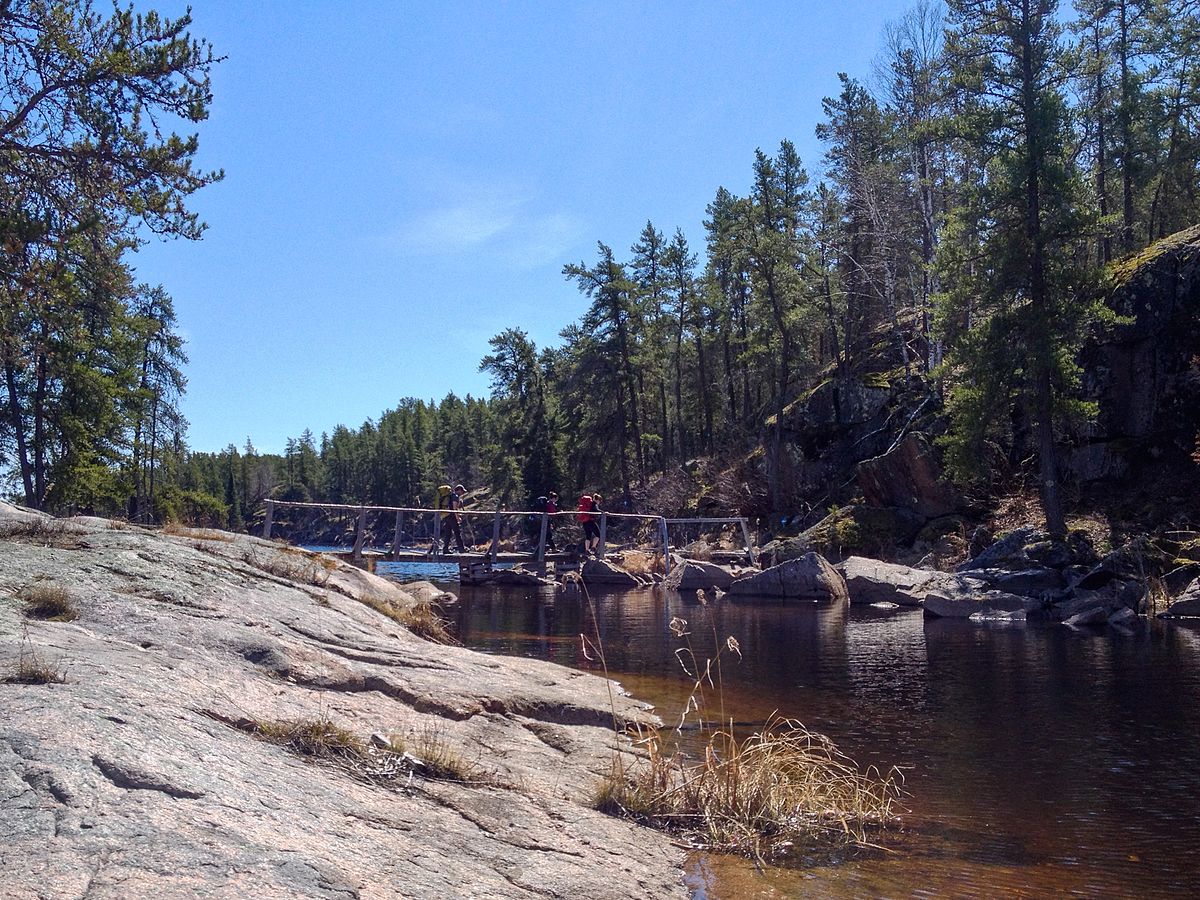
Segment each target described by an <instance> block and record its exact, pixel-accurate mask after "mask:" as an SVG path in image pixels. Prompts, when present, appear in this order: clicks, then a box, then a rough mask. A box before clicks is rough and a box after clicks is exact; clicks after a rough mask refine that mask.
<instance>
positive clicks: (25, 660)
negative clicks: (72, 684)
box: [0, 646, 67, 684]
mask: <svg viewBox="0 0 1200 900" xmlns="http://www.w3.org/2000/svg"><path fill="white" fill-rule="evenodd" d="M66 683H67V670H66V668H65V667H64V666H61V665H59V664H57V663H51V662H47V661H46V660H43V659H42V658H41V657H39V656H38V655H37V653H35V652H34V650H33V648H32V647H26V646H22V647H21V655H20V657H19V658H18V659H17V664H16V666H15V667H13V669H12V670H11V671H9V672H5V673H3V674H0V684H66Z"/></svg>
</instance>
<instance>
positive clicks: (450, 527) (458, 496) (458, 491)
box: [442, 484, 467, 553]
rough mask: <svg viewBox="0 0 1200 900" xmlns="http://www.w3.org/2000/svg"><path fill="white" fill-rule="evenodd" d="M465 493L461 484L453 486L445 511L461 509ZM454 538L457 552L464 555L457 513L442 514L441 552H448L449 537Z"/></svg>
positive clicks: (460, 525) (460, 526)
mask: <svg viewBox="0 0 1200 900" xmlns="http://www.w3.org/2000/svg"><path fill="white" fill-rule="evenodd" d="M466 493H467V489H466V488H465V487H463V486H462V485H461V484H456V485H455V486H454V491H453V492H452V493H451V494H450V496H449V497H448V498H447V507H446V508H447V509H450V510H455V509H462V508H463V500H462V498H463V495H464V494H466ZM451 535H453V536H454V540H455V541H456V542H457V544H458V552H459V553H466V552H467V548H466V545H465V544H463V537H462V523H461V522H459V520H458V513H456V512H448V513H445V514H444V519H443V521H442V541H443V543H442V552H443V553H449V552H450V536H451Z"/></svg>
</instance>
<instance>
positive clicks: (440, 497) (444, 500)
mask: <svg viewBox="0 0 1200 900" xmlns="http://www.w3.org/2000/svg"><path fill="white" fill-rule="evenodd" d="M433 506H434V508H435V509H449V508H450V485H448V484H439V485H438V489H437V497H436V498H435V499H434V503H433Z"/></svg>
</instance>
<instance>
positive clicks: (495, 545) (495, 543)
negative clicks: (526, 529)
mask: <svg viewBox="0 0 1200 900" xmlns="http://www.w3.org/2000/svg"><path fill="white" fill-rule="evenodd" d="M499 550H500V507H499V506H497V507H496V518H495V519H493V520H492V546H491V549H490V550H488V556H489V557H491V560H490V561H491V564H492V565H495V564H496V553H497V552H498V551H499Z"/></svg>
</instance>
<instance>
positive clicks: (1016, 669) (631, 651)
mask: <svg viewBox="0 0 1200 900" xmlns="http://www.w3.org/2000/svg"><path fill="white" fill-rule="evenodd" d="M456 590H457V591H459V593H460V595H461V600H460V603H459V604H458V607H457V609H456V610H455V611H454V615H455V617H456V619H457V628H458V634H459V635H460V637H461V639H462V640H463V641H464V643H466V644H468V645H469V646H473V647H477V648H479V649H483V650H487V651H491V652H498V653H505V654H514V655H522V656H536V657H539V658H543V659H549V660H553V661H555V662H558V663H561V664H563V665H568V666H573V667H577V668H582V669H588V670H592V671H596V670H598V669H599V667H600V663H599V661H598V660H591V661H589V660H588V659H587V658H586V656H585V655H584V652H583V645H582V642H581V640H580V635H581V634H584V635H587V636H588V637H589V638H591V639H592V640H593V641H594V640H595V635H599V639H600V642H601V643H602V645H603V649H604V654H605V660H606V662H607V665H608V670H609V672H610V673H611V674H612V675H613V677H615V678H617V679H618V680H620V681H621V682H622V683H623V684H624V685H625V686H626V688H627V689H628V690H629V691H630V692H631V693H632V694H634V695H635V696H638V697H640V698H642V699H644V700H648V701H649V702H651V703H653V704H655V706H656V707H657V708H658V709H659V711H660V713H661V714H662V715H663V717H664V719H666V720H668V721H674V720H675V719H676V717H677V714H678V711H679V710H680V709H681V707H682V705H683V703H684V702H685V700H686V697H687V695H688V693H689V691H690V689H691V686H692V681H691V679H690V678H689V677H688V675H687V674H686V673H685V672H684V671H683V669H682V668H681V666H680V664H679V660H678V659H677V657H676V655H675V652H676V650H677V649H679V648H680V647H681V646H682V645H683V644H684V643H685V642H684V641H681V640H680V639H678V638H677V637H675V635H673V634H672V633H671V630H670V622H671V619H672V618H673V617H676V616H678V617H681V618H684V619H686V620H687V621H688V624H689V631H690V634H689V635H688V637H687V638H686V642H688V643H690V646H691V648H692V650H693V652H694V653H695V654H696V656H698V657H700V658H701V659H703V658H705V657H709V656H712V655H713V654H714V653H715V652H716V648H717V646H718V645H719V644H721V643H723V642H724V640H725V638H726V637H727V636H730V635H732V636H734V637H736V638H737V639H738V641H739V643H740V645H741V649H742V659H741V660H740V661H738V660H737V658H736V657H735V656H732V655H730V654H729V653H728V652H727V653H726V654H724V655H723V656H722V658H721V667H722V674H723V692H722V693H723V704H724V709H725V712H726V715H728V716H729V717H731V718H733V719H735V720H737V721H738V722H739V723H741V722H747V723H753V722H761V721H763V720H765V719H766V718H768V717H769V716H770V715H771V714H772V713H775V712H778V713H779V714H781V715H784V716H789V717H793V718H797V719H800V720H801V721H803V722H804V723H805V724H807V725H808V726H809V727H812V728H814V729H816V730H819V731H823V732H825V733H827V734H829V735H830V736H831V737H833V738H834V740H835V741H837V743H838V745H839V746H840V747H841V748H842V749H843V750H844V751H845V752H847V753H848V754H849V755H850V756H851V757H852V758H854V759H855V760H857V761H858V762H859V763H860V765H876V766H878V767H880V768H887V767H890V766H892V765H897V766H900V767H902V768H903V769H904V771H905V774H906V782H907V789H908V791H909V794H910V797H909V800H908V806H909V808H910V815H909V816H908V818H907V824H906V829H905V831H904V832H903V833H902V834H899V835H896V836H895V837H894V838H892V839H891V841H892V844H891V849H892V851H893V852H891V853H889V854H884V855H881V856H879V857H870V858H860V859H855V860H851V861H846V862H843V863H841V864H839V865H827V866H822V867H817V868H812V869H807V870H803V871H788V870H773V871H771V872H769V873H766V874H759V873H756V872H755V870H754V869H753V868H752V867H750V866H747V865H745V864H744V863H742V862H740V861H735V860H726V859H722V858H720V857H714V856H710V855H705V856H697V858H696V860H695V861H694V863H693V865H692V867H691V869H690V874H689V884H690V885H691V887H692V890H693V892H694V896H697V897H708V898H733V897H738V898H741V897H757V896H762V897H788V896H798V895H800V894H807V895H813V896H844V897H861V896H930V897H948V896H954V897H962V896H978V897H992V896H996V895H997V894H1003V895H1009V896H1013V895H1020V896H1030V895H1041V894H1046V893H1062V892H1067V893H1074V894H1077V895H1082V896H1139V897H1148V896H1161V897H1167V896H1180V895H1181V894H1191V893H1195V892H1196V891H1197V890H1200V870H1198V867H1197V865H1196V864H1195V863H1194V862H1193V861H1192V859H1193V853H1194V847H1195V846H1196V843H1197V840H1198V839H1200V799H1198V798H1200V704H1198V702H1197V701H1200V635H1198V634H1197V633H1196V632H1194V631H1192V630H1189V629H1186V628H1179V627H1175V626H1169V625H1162V624H1160V623H1153V622H1152V623H1143V624H1141V625H1139V627H1137V628H1135V629H1132V630H1130V631H1129V632H1128V633H1121V632H1117V631H1114V630H1111V629H1109V630H1094V631H1074V630H1072V629H1069V628H1066V627H1064V626H1054V627H1049V626H1048V627H1035V626H1016V627H1014V626H1011V625H997V626H988V627H980V626H976V625H972V624H969V623H966V622H962V621H952V620H937V619H930V620H925V619H924V618H923V616H922V614H921V613H920V611H917V610H896V611H883V610H876V609H873V608H869V607H868V608H859V607H854V608H850V609H847V608H846V607H831V606H818V605H812V604H805V605H800V606H783V605H762V606H758V605H751V604H734V603H730V602H727V601H726V600H722V601H721V602H717V603H712V604H709V605H701V604H699V603H697V602H696V601H695V599H694V598H692V597H681V596H677V595H675V594H668V593H664V592H661V591H653V590H638V591H624V592H607V593H606V592H594V593H593V595H592V599H593V603H592V604H591V605H589V604H588V603H587V602H585V601H584V599H583V598H581V597H579V596H578V595H564V594H556V593H555V592H554V591H553V590H547V591H520V590H512V589H499V588H470V587H466V586H464V587H461V588H456ZM593 610H594V615H593ZM593 655H594V654H593ZM715 706H716V704H715V702H714V709H715Z"/></svg>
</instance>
